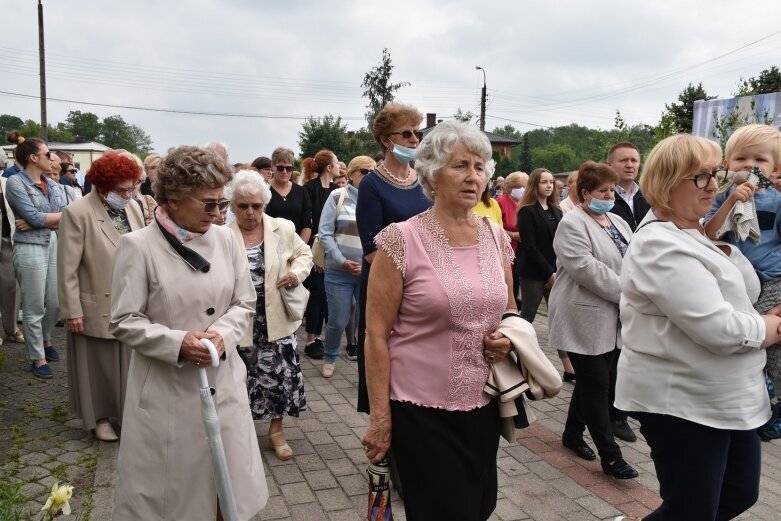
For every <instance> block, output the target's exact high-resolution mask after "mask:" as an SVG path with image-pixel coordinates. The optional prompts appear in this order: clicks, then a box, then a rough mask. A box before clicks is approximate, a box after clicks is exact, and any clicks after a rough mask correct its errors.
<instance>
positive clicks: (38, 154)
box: [34, 150, 52, 159]
mask: <svg viewBox="0 0 781 521" xmlns="http://www.w3.org/2000/svg"><path fill="white" fill-rule="evenodd" d="M34 155H36V156H46V159H51V158H52V153H51V152H49V151H48V150H47V151H46V152H36V153H35V154H34Z"/></svg>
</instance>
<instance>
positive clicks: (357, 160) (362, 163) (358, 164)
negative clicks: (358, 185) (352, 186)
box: [347, 156, 377, 176]
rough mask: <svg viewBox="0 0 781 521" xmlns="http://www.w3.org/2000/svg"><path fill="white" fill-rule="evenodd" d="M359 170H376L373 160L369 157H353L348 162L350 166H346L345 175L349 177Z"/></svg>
mask: <svg viewBox="0 0 781 521" xmlns="http://www.w3.org/2000/svg"><path fill="white" fill-rule="evenodd" d="M361 168H368V169H369V170H374V169H375V168H377V163H375V162H374V159H372V158H370V157H369V156H355V157H354V158H352V160H351V161H350V164H349V165H347V175H348V176H349V175H350V174H352V173H353V172H355V171H356V170H359V169H361Z"/></svg>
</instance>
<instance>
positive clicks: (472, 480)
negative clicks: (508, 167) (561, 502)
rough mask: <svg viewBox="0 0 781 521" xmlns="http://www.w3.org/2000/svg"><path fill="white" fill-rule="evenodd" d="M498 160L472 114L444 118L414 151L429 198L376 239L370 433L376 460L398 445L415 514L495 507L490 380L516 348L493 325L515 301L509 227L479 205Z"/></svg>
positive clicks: (467, 513) (458, 515)
mask: <svg viewBox="0 0 781 521" xmlns="http://www.w3.org/2000/svg"><path fill="white" fill-rule="evenodd" d="M490 159H491V146H490V144H489V142H488V139H486V137H485V135H484V134H482V133H481V132H480V131H479V130H478V129H477V128H476V127H474V126H473V125H468V124H465V123H459V122H452V121H447V122H444V123H440V124H439V125H437V126H436V127H435V128H434V129H433V130H432V131H431V132H430V133H429V134H428V135H427V136H426V138H425V139H424V140H423V141H422V142H421V144H420V146H419V147H418V149H417V154H416V160H415V168H416V170H417V172H418V176H419V177H420V181H421V184H422V186H423V190H424V192H425V193H426V195H427V196H428V197H429V198H430V199H431V200H432V201H433V202H434V204H433V206H432V208H431V209H429V210H427V211H425V212H423V213H421V214H419V215H417V216H415V217H412V218H411V219H409V220H407V221H404V222H401V223H396V224H392V225H390V226H388V227H387V228H385V229H384V230H383V231H382V232H380V233H379V234H378V235H377V237H376V239H375V242H376V244H377V246H378V248H379V249H378V254H377V256H376V258H375V259H374V262H373V263H372V271H371V274H370V276H369V288H368V302H367V311H366V312H367V319H366V324H367V330H366V373H367V374H366V376H367V378H366V379H367V383H368V390H369V400H370V405H371V417H370V422H369V427H368V428H367V431H366V434H365V436H364V438H363V444H364V446H365V450H366V455H367V457H368V458H369V459H370V460H371V461H372V462H375V463H377V462H380V461H382V459H383V458H384V457H385V455H386V453H387V451H388V450H389V448H391V446H392V448H393V453H394V457H395V463H396V466H397V470H398V473H399V476H400V479H401V482H402V483H403V484H404V506H405V510H406V514H407V519H408V520H410V521H416V520H420V519H424V520H430V519H461V520H469V521H471V520H475V521H476V520H485V519H488V517H489V516H490V515H491V512H493V510H494V508H495V506H496V491H497V472H496V451H497V448H498V445H499V427H500V425H499V411H498V405H497V403H496V402H495V400H492V399H491V397H490V396H489V395H488V394H486V393H485V392H483V387H484V385H485V382H486V379H487V378H488V374H489V367H490V366H489V364H491V363H494V362H498V361H499V360H501V359H503V358H504V357H505V356H507V354H508V353H509V351H510V342H509V340H508V339H507V338H505V337H504V336H502V335H500V334H497V333H496V332H495V331H496V328H497V326H498V325H499V322H500V321H501V319H502V315H503V313H505V312H506V311H513V312H514V311H515V300H514V299H513V298H512V297H513V295H512V291H511V288H512V274H511V272H510V263H511V262H512V258H513V253H512V250H511V248H510V241H509V238H508V237H507V234H505V233H502V230H501V228H500V227H499V226H497V225H495V224H491V223H490V222H489V221H488V220H487V219H484V218H480V217H478V216H476V215H475V214H474V213H473V210H472V209H473V208H474V206H475V204H477V202H478V201H479V199H480V194H482V193H483V189H484V188H485V184H486V182H487V179H488V178H490V177H491V172H489V171H487V170H489V169H490V166H491V165H492V163H489V162H490Z"/></svg>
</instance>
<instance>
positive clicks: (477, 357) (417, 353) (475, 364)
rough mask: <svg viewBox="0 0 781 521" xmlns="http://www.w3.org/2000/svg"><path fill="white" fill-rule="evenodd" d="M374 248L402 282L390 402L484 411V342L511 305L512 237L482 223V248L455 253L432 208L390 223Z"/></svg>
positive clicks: (392, 338) (393, 342)
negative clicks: (508, 271) (508, 277)
mask: <svg viewBox="0 0 781 521" xmlns="http://www.w3.org/2000/svg"><path fill="white" fill-rule="evenodd" d="M488 226H492V227H493V229H494V232H495V233H496V236H497V238H498V240H499V244H500V246H501V248H502V253H503V255H502V257H501V258H500V256H499V251H498V249H497V245H496V242H495V240H494V236H493V235H492V233H491V230H490V229H489V228H488ZM375 243H376V244H377V247H378V248H381V249H382V250H383V251H385V252H386V253H387V254H388V255H389V256H390V258H391V259H392V260H393V263H394V264H395V265H396V267H397V268H398V269H399V271H400V272H401V275H402V278H403V280H404V292H403V295H402V299H401V306H400V308H399V314H398V317H397V318H396V322H395V323H394V325H393V329H392V330H391V334H390V338H389V339H388V350H389V353H390V397H391V399H392V400H398V401H405V402H411V403H414V404H417V405H422V406H425V407H435V408H440V409H446V410H450V411H466V410H470V409H475V408H477V407H482V406H484V405H486V404H487V403H488V402H489V400H490V396H489V395H487V394H486V393H484V392H483V386H484V385H485V382H486V379H487V378H488V371H489V369H488V364H487V362H486V361H485V358H484V357H483V337H484V336H485V335H487V334H490V333H493V332H494V331H495V330H496V328H497V326H498V325H499V322H500V321H501V318H502V313H504V311H505V309H506V307H507V285H506V284H505V280H504V267H507V266H509V265H510V263H511V262H512V260H513V259H512V257H513V253H512V249H511V247H510V241H509V238H508V237H507V234H506V233H504V232H503V231H502V229H501V228H500V227H499V226H497V225H495V224H489V223H488V222H486V220H485V219H480V220H479V226H478V240H477V244H476V245H474V246H467V247H451V246H449V245H448V240H447V237H446V235H445V233H444V231H443V229H442V227H441V226H440V224H439V222H438V221H437V220H436V218H435V217H434V214H433V212H432V210H427V211H425V212H423V213H421V214H420V215H417V216H415V217H412V218H411V219H409V220H407V221H405V222H401V223H396V224H391V225H390V226H388V227H387V228H385V229H384V230H382V231H381V232H380V233H379V234H378V235H377V236H376V237H375Z"/></svg>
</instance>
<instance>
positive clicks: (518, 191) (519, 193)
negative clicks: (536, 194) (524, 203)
mask: <svg viewBox="0 0 781 521" xmlns="http://www.w3.org/2000/svg"><path fill="white" fill-rule="evenodd" d="M525 191H526V189H525V188H523V187H520V188H513V189H512V190H510V195H511V196H512V198H513V199H515V200H518V201H520V200H521V197H523V193H524V192H525Z"/></svg>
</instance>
